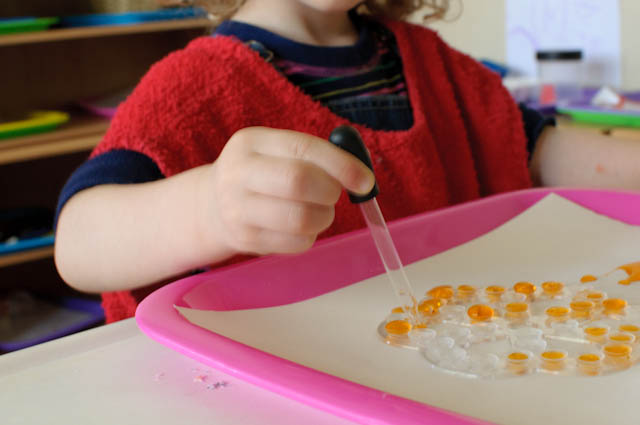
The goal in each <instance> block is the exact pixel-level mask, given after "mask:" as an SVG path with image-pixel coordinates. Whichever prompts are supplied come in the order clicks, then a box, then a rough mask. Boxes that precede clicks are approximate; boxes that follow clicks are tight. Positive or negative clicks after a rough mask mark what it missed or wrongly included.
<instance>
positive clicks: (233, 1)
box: [198, 0, 451, 22]
mask: <svg viewBox="0 0 640 425" xmlns="http://www.w3.org/2000/svg"><path fill="white" fill-rule="evenodd" d="M244 2H245V0H199V1H198V3H200V4H202V6H204V7H206V8H207V10H209V12H210V13H211V14H212V15H213V16H214V17H215V18H217V19H220V20H224V19H227V18H229V17H230V16H231V15H233V14H234V13H235V12H236V10H238V8H239V7H240V6H242V4H243V3H244ZM450 3H451V1H450V0H365V1H363V2H362V4H361V5H360V6H361V8H362V10H363V11H364V13H369V14H371V15H374V16H386V17H389V18H393V19H404V18H406V17H407V16H409V15H411V14H413V13H414V12H417V11H421V10H424V14H423V15H422V20H423V21H424V22H426V21H429V20H432V19H441V18H444V16H445V15H446V13H447V11H448V10H449V6H450Z"/></svg>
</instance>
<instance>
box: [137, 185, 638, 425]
mask: <svg viewBox="0 0 640 425" xmlns="http://www.w3.org/2000/svg"><path fill="white" fill-rule="evenodd" d="M551 192H555V193H557V194H558V195H560V196H563V197H564V198H566V199H569V200H571V201H574V202H576V203H578V204H580V205H582V206H584V207H586V208H588V209H590V210H592V211H595V212H597V213H600V214H603V215H606V216H608V217H611V218H613V219H617V220H620V221H623V222H626V223H629V224H640V194H636V193H630V192H613V191H596V190H579V189H557V190H548V189H531V190H525V191H518V192H511V193H507V194H501V195H496V196H492V197H489V198H485V199H481V200H478V201H474V202H470V203H467V204H463V205H458V206H454V207H450V208H446V209H443V210H439V211H435V212H430V213H424V214H419V215H416V216H413V217H408V218H405V219H401V220H397V221H395V222H393V223H390V225H389V228H390V231H391V234H392V236H393V239H394V241H395V243H396V245H397V248H398V251H399V253H400V256H401V258H402V260H403V262H404V263H405V264H409V263H412V262H415V261H418V260H421V259H423V258H426V257H429V256H432V255H434V254H437V253H439V252H442V251H445V250H447V249H450V248H453V247H455V246H457V245H460V244H462V243H464V242H467V241H469V240H471V239H474V238H476V237H478V236H481V235H483V234H485V233H487V232H488V231H490V230H492V229H494V228H496V227H497V226H499V225H501V224H502V223H504V222H506V221H508V220H509V219H511V218H513V217H514V216H516V215H518V214H519V213H521V212H522V211H524V210H526V209H527V208H528V207H530V206H531V205H533V204H535V203H536V202H537V201H539V200H540V199H542V198H543V197H544V196H546V195H547V194H549V193H551ZM354 253H357V255H354ZM381 273H384V269H383V266H382V264H381V262H380V258H379V257H378V254H377V252H376V250H375V247H374V244H373V241H372V239H371V236H370V235H369V233H368V231H367V230H366V229H363V230H359V231H355V232H351V233H349V234H345V235H341V236H338V237H334V238H331V239H326V240H323V241H321V242H319V243H318V244H317V245H316V246H314V248H312V249H311V250H310V251H308V252H306V253H304V254H301V255H297V256H271V257H264V258H260V259H256V260H252V261H250V262H247V263H243V264H240V265H236V266H231V267H228V268H225V269H217V270H212V271H210V272H207V273H203V274H200V275H197V276H192V277H189V278H186V279H182V280H179V281H177V282H174V283H172V284H170V285H167V286H164V287H163V288H161V289H159V290H157V291H156V292H154V293H153V294H151V295H150V296H149V297H147V298H146V299H145V300H144V301H143V302H142V303H141V304H140V306H139V307H138V310H137V312H136V319H137V322H138V325H139V326H140V328H141V329H142V330H143V331H144V332H145V333H147V334H148V335H149V336H151V337H152V338H153V339H155V340H157V341H159V342H160V343H162V344H164V345H167V346H168V347H170V348H172V349H174V350H176V351H179V352H181V353H183V354H185V355H187V356H189V357H192V358H194V359H196V360H198V361H200V362H202V363H204V364H207V365H209V366H211V367H214V368H216V369H219V370H221V371H223V372H226V373H229V374H231V375H234V376H236V377H238V378H241V379H244V380H246V381H248V382H251V383H253V384H256V385H259V386H261V387H264V388H266V389H268V390H271V391H274V392H276V393H279V394H282V395H285V396H287V397H290V398H293V399H295V400H298V401H301V402H303V403H306V404H309V405H311V406H314V407H317V408H320V409H323V410H326V411H328V412H331V413H334V414H336V415H338V416H342V417H344V418H347V419H350V420H353V421H355V422H358V423H362V424H400V423H401V424H404V425H413V424H416V425H417V424H423V425H424V424H479V423H485V422H480V421H478V420H476V419H472V418H469V417H463V416H461V415H458V414H456V413H453V412H449V411H444V410H442V409H438V408H434V407H431V406H427V405H425V404H422V403H418V402H414V401H411V400H407V399H404V398H401V397H396V396H392V395H389V394H384V393H382V392H380V391H378V390H374V389H372V388H368V387H365V386H362V385H359V384H356V383H353V382H350V381H347V380H344V379H340V378H337V377H334V376H331V375H328V374H325V373H322V372H319V371H316V370H313V369H310V368H307V367H304V366H301V365H299V364H296V363H293V362H290V361H287V360H284V359H281V358H279V357H276V356H273V355H271V354H267V353H265V352H262V351H260V350H257V349H255V348H252V347H249V346H246V345H244V344H241V343H238V342H236V341H233V340H231V339H229V338H226V337H223V336H221V335H218V334H216V333H213V332H211V331H208V330H206V329H203V328H200V327H198V326H195V325H192V324H191V323H189V322H188V321H187V320H185V319H184V318H183V317H182V316H181V315H180V314H179V313H178V312H177V311H176V309H175V308H174V305H177V306H182V307H190V308H195V309H207V310H235V309H247V308H261V307H270V306H276V305H284V304H289V303H292V302H297V301H302V300H305V299H309V298H312V297H315V296H318V295H321V294H324V293H327V292H330V291H333V290H336V289H339V288H342V287H344V286H348V285H351V284H353V283H356V282H359V281H362V280H364V279H367V278H370V277H372V276H376V275H379V274H381ZM301 281H304V282H305V284H304V285H300V282H301ZM186 294H188V296H187V297H185V295H186Z"/></svg>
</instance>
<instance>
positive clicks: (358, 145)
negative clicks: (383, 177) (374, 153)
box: [329, 125, 379, 204]
mask: <svg viewBox="0 0 640 425" xmlns="http://www.w3.org/2000/svg"><path fill="white" fill-rule="evenodd" d="M329 141H330V142H331V143H333V144H334V145H336V146H337V147H339V148H340V149H343V150H345V151H347V152H349V153H350V154H352V155H354V156H355V157H356V158H358V159H359V160H360V161H362V162H364V164H365V165H366V166H367V167H369V169H370V170H371V171H373V166H372V165H371V157H370V156H369V151H368V150H367V147H366V146H365V145H364V142H363V141H362V137H360V133H358V130H356V129H355V128H353V127H351V126H348V125H343V126H340V127H337V128H336V129H334V130H333V131H332V132H331V136H329ZM378 193H379V190H378V183H375V184H374V185H373V189H371V192H369V193H367V194H366V195H356V194H353V193H351V192H349V199H350V200H351V202H353V203H354V204H359V203H362V202H366V201H368V200H370V199H373V198H375V197H376V196H378Z"/></svg>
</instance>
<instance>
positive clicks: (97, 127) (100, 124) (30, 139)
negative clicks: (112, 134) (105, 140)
mask: <svg viewBox="0 0 640 425" xmlns="http://www.w3.org/2000/svg"><path fill="white" fill-rule="evenodd" d="M108 127H109V120H107V119H104V118H97V117H80V118H78V117H72V119H71V121H70V122H69V123H67V124H65V125H64V126H62V127H61V128H60V129H58V130H55V131H52V132H48V133H43V134H37V135H33V136H26V137H18V138H15V139H8V140H3V141H0V165H3V164H10V163H14V162H20V161H28V160H33V159H38V158H43V157H50V156H56V155H64V154H68V153H73V152H82V151H86V150H89V149H92V148H93V147H94V146H95V145H96V144H97V143H98V142H99V141H100V139H101V138H102V136H103V135H104V133H105V131H106V130H107V128H108Z"/></svg>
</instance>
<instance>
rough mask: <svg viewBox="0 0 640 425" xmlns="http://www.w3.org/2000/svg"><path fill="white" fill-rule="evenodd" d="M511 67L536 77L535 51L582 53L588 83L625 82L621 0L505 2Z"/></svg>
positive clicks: (508, 60)
mask: <svg viewBox="0 0 640 425" xmlns="http://www.w3.org/2000/svg"><path fill="white" fill-rule="evenodd" d="M506 31H507V35H506V36H507V63H508V64H509V65H510V66H511V67H513V68H514V69H515V70H517V71H518V72H521V73H522V74H523V75H526V76H529V77H535V76H536V74H537V68H536V59H535V52H536V50H557V49H581V50H582V51H583V53H584V60H583V62H584V65H585V82H586V83H587V84H591V85H595V86H601V85H604V84H609V85H613V86H615V87H619V86H620V83H621V53H620V52H621V44H620V5H619V2H618V0H560V1H558V0H507V25H506Z"/></svg>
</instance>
